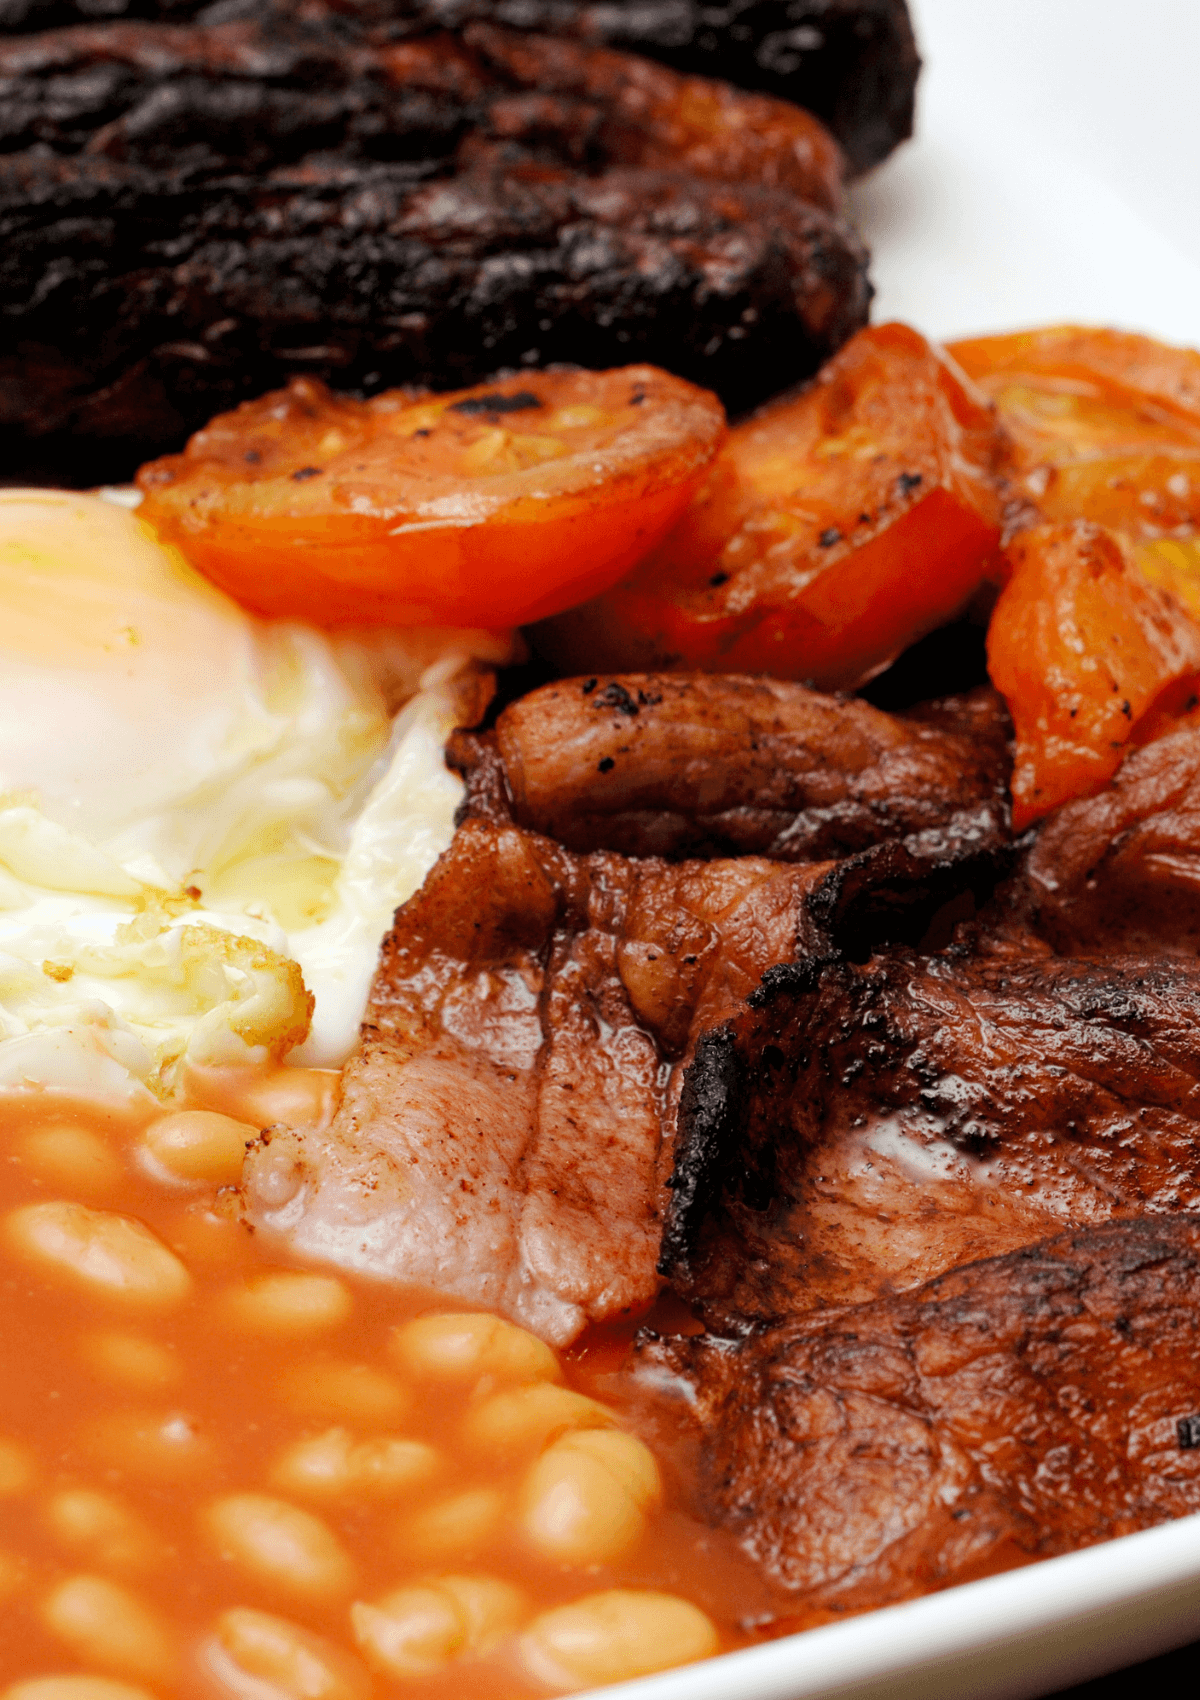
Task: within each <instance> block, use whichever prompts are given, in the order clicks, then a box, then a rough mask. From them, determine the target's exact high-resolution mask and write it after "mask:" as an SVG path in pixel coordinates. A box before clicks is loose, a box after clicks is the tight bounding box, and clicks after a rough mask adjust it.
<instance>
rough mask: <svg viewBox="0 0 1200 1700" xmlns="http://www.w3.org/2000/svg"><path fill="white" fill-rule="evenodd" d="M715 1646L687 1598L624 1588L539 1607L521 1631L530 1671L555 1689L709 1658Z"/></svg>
mask: <svg viewBox="0 0 1200 1700" xmlns="http://www.w3.org/2000/svg"><path fill="white" fill-rule="evenodd" d="M717 1646H718V1641H717V1632H716V1630H715V1629H714V1628H713V1625H712V1624H711V1622H710V1621H709V1619H708V1618H707V1617H705V1615H704V1613H703V1612H702V1611H700V1610H699V1609H698V1608H697V1607H696V1606H694V1605H692V1604H691V1603H690V1602H689V1601H688V1600H681V1599H679V1598H678V1597H677V1596H676V1595H674V1594H657V1593H649V1592H646V1593H642V1592H635V1591H633V1590H631V1589H624V1588H613V1589H610V1590H609V1591H608V1592H606V1593H602V1594H589V1595H587V1596H586V1597H585V1598H584V1599H582V1600H576V1601H575V1602H574V1603H573V1604H571V1605H567V1606H559V1607H558V1609H557V1610H556V1611H548V1612H544V1613H543V1614H542V1616H541V1617H538V1618H535V1619H534V1621H533V1623H531V1624H530V1626H529V1629H528V1630H527V1631H526V1633H525V1634H524V1635H523V1636H522V1637H521V1650H522V1652H523V1654H524V1657H525V1663H526V1666H527V1668H528V1669H529V1671H530V1673H531V1674H532V1675H533V1676H535V1677H537V1679H538V1680H539V1681H540V1682H545V1683H547V1684H549V1685H550V1686H551V1687H553V1688H557V1689H560V1690H561V1689H564V1688H565V1689H580V1688H593V1687H600V1686H601V1685H603V1684H607V1683H610V1682H628V1681H630V1680H631V1679H632V1678H633V1677H637V1676H648V1675H650V1673H651V1672H652V1671H658V1670H668V1669H670V1668H671V1667H672V1666H673V1665H683V1664H689V1663H691V1662H692V1661H693V1660H695V1659H705V1658H708V1657H709V1656H710V1654H712V1653H715V1652H716V1651H717Z"/></svg>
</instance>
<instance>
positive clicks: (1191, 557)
mask: <svg viewBox="0 0 1200 1700" xmlns="http://www.w3.org/2000/svg"><path fill="white" fill-rule="evenodd" d="M951 352H952V353H953V354H954V356H955V358H956V359H957V360H958V361H959V362H960V363H961V365H962V366H963V367H964V368H965V370H966V371H968V372H969V373H970V374H971V376H972V377H973V378H974V379H975V381H976V383H978V384H979V385H980V387H981V388H982V389H983V390H984V391H985V392H986V393H987V394H988V395H989V396H991V397H992V398H993V400H994V401H995V403H996V405H997V407H998V409H999V412H1000V417H1001V419H1002V421H1003V423H1004V425H1005V427H1006V429H1007V431H1008V433H1009V435H1010V437H1011V439H1012V443H1013V471H1014V476H1015V478H1016V481H1017V484H1018V487H1019V488H1020V489H1021V491H1022V492H1023V494H1024V495H1025V496H1026V497H1027V498H1029V500H1030V501H1031V502H1032V503H1033V504H1034V505H1035V506H1036V508H1037V511H1038V513H1039V514H1040V515H1041V516H1042V517H1043V518H1044V519H1047V520H1071V519H1090V520H1095V521H1096V522H1097V524H1100V525H1105V526H1107V527H1108V528H1109V529H1110V530H1112V531H1115V532H1116V533H1117V534H1118V535H1119V536H1120V538H1121V539H1122V541H1123V542H1124V543H1125V545H1126V547H1127V548H1128V549H1130V551H1131V552H1132V555H1133V559H1134V561H1135V562H1136V564H1137V565H1138V566H1139V567H1140V568H1141V569H1142V571H1143V572H1144V573H1145V574H1146V576H1147V577H1148V578H1150V579H1151V580H1152V581H1154V582H1156V583H1160V584H1164V585H1166V586H1168V587H1169V588H1170V589H1171V590H1173V591H1174V592H1175V594H1176V595H1177V596H1178V597H1179V598H1180V599H1181V600H1182V601H1183V602H1184V603H1185V605H1186V606H1188V607H1189V608H1191V610H1192V612H1193V613H1195V614H1197V615H1200V353H1197V352H1196V351H1195V350H1193V349H1190V348H1171V347H1169V346H1168V345H1167V344H1165V343H1160V342H1155V341H1153V340H1152V339H1151V338H1150V337H1145V336H1135V335H1133V334H1131V333H1129V332H1124V331H1109V330H1087V329H1083V328H1081V327H1079V326H1075V325H1059V326H1051V327H1049V328H1048V329H1045V330H1037V331H1024V332H1019V333H1017V334H1014V335H1012V336H994V337H979V338H976V339H974V340H973V341H969V342H958V343H954V344H952V346H951Z"/></svg>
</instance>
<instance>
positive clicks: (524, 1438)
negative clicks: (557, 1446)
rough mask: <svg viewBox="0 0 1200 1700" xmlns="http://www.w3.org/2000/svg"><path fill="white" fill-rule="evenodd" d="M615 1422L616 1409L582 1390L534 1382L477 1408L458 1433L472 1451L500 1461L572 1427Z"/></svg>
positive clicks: (536, 1449)
mask: <svg viewBox="0 0 1200 1700" xmlns="http://www.w3.org/2000/svg"><path fill="white" fill-rule="evenodd" d="M616 1420H617V1419H616V1416H615V1414H614V1413H613V1412H612V1411H610V1410H609V1409H608V1408H607V1407H606V1406H604V1405H601V1404H600V1403H599V1402H598V1401H597V1400H595V1399H589V1398H588V1397H587V1395H586V1394H584V1393H574V1392H572V1390H571V1389H570V1388H569V1387H558V1386H556V1385H555V1384H554V1383H553V1382H551V1381H535V1382H534V1383H533V1385H532V1386H529V1387H517V1388H513V1389H512V1390H511V1391H510V1392H507V1393H495V1394H493V1395H492V1397H491V1398H490V1399H485V1400H483V1401H482V1402H481V1403H480V1404H478V1405H475V1406H473V1407H472V1408H471V1409H470V1410H469V1411H468V1412H467V1415H466V1417H465V1418H464V1419H463V1424H462V1429H461V1431H460V1432H461V1439H462V1443H463V1445H464V1446H465V1447H467V1448H468V1449H469V1450H470V1451H472V1452H483V1453H484V1454H486V1456H487V1457H488V1458H489V1459H494V1460H498V1461H499V1460H508V1459H511V1458H514V1457H517V1456H519V1455H520V1454H521V1453H530V1452H540V1451H541V1450H542V1449H543V1447H546V1446H548V1445H549V1444H550V1442H551V1441H553V1440H557V1439H558V1437H559V1436H560V1435H562V1434H565V1433H567V1431H568V1430H570V1429H582V1428H612V1427H613V1426H614V1425H615V1423H616Z"/></svg>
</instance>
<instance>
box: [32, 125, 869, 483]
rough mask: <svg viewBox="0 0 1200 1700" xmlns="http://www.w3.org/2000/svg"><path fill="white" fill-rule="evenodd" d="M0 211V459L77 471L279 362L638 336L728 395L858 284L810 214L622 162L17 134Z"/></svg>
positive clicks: (196, 419)
mask: <svg viewBox="0 0 1200 1700" xmlns="http://www.w3.org/2000/svg"><path fill="white" fill-rule="evenodd" d="M0 236H2V238H3V243H2V246H0V297H2V298H3V300H4V302H5V304H6V308H7V312H8V324H9V327H10V329H9V337H10V339H11V340H10V342H9V345H8V350H7V352H5V353H3V354H0V380H2V381H0V398H2V410H0V446H4V448H5V453H6V455H7V457H8V465H9V467H10V468H11V469H12V470H14V471H15V470H16V469H17V468H20V467H22V466H25V465H28V464H30V463H31V462H35V461H36V460H37V459H38V457H40V458H41V461H42V463H43V464H44V465H46V466H47V467H49V468H52V469H55V470H57V472H58V473H59V475H60V476H66V477H68V478H70V477H75V478H79V477H80V476H82V478H83V481H84V482H86V483H88V484H94V483H96V482H99V481H101V480H102V479H103V478H105V477H109V476H128V475H129V474H130V473H131V472H132V470H133V468H134V466H135V465H136V463H137V461H138V460H139V459H143V458H145V457H146V456H147V455H149V454H151V453H154V452H158V451H160V450H162V449H166V448H172V447H175V446H177V444H178V443H179V441H180V440H181V439H182V438H183V437H184V436H185V435H186V434H187V433H188V432H189V431H191V430H193V429H195V428H197V427H199V426H200V425H202V424H203V423H204V422H205V421H206V420H207V419H208V418H209V417H211V415H212V414H214V413H215V412H218V411H220V410H223V409H227V408H229V407H231V406H233V405H235V404H236V403H237V402H238V401H240V400H242V399H245V398H246V397H248V396H251V395H257V394H260V393H262V392H264V391H266V390H269V389H272V388H276V387H279V386H281V385H282V384H283V383H285V382H286V381H287V379H288V378H289V377H290V376H291V375H292V374H294V373H296V372H307V373H310V374H312V375H316V376H322V377H325V378H328V379H330V380H331V381H332V382H333V384H334V386H335V387H338V388H343V389H344V388H356V387H357V388H365V389H368V390H374V389H379V388H383V387H387V386H390V385H396V384H400V383H406V382H410V381H418V380H419V381H423V382H432V383H433V384H434V385H435V387H438V386H440V387H443V388H453V387H464V386H466V385H468V384H471V383H474V382H477V381H479V380H481V379H482V378H484V377H486V376H487V375H488V373H489V372H491V371H493V370H495V369H496V368H498V367H501V366H518V367H519V366H521V365H525V364H538V363H541V364H546V363H549V362H552V361H555V360H569V361H572V362H574V363H576V364H584V365H588V366H594V367H599V368H605V367H612V366H621V365H626V364H628V363H629V362H630V361H638V360H643V359H645V360H648V361H649V362H650V363H652V364H656V365H661V366H664V367H666V368H667V369H668V370H670V371H673V372H675V373H677V374H678V375H680V376H687V377H691V378H693V379H695V380H696V381H698V382H699V383H701V384H702V385H704V386H705V387H706V388H714V389H716V390H717V391H718V392H722V393H723V394H724V395H725V398H726V399H727V401H729V402H731V403H733V404H737V403H738V402H744V401H745V400H748V399H749V398H750V394H751V392H758V393H762V392H763V391H765V389H767V388H769V387H773V385H774V384H775V383H776V382H778V381H780V378H781V377H786V376H798V375H800V373H801V372H804V371H807V370H810V369H811V368H812V367H813V366H814V365H816V364H817V363H818V362H819V361H820V360H821V359H823V358H824V357H825V355H826V354H827V353H828V352H830V350H831V349H832V348H833V347H835V346H836V345H837V344H838V343H839V342H841V341H842V340H843V339H844V337H845V336H846V335H847V334H848V333H849V332H850V331H851V330H853V329H854V328H855V327H856V326H857V324H859V323H860V322H861V320H862V317H863V316H864V315H865V312H866V301H867V286H866V282H865V276H864V272H865V255H864V254H863V251H862V249H861V248H860V247H859V245H858V243H857V241H856V240H855V238H853V237H852V236H851V235H850V233H849V231H848V230H847V229H846V228H845V227H844V226H843V225H841V224H840V223H839V222H838V221H837V220H835V219H832V218H831V217H830V216H829V215H828V214H827V213H824V212H821V211H820V210H819V209H817V208H815V207H811V206H808V205H807V204H805V203H804V202H802V201H799V200H797V199H796V198H795V197H794V196H793V195H791V194H789V193H787V192H785V191H783V190H777V189H764V188H754V187H745V188H734V187H732V186H730V185H726V184H720V183H714V182H711V181H705V180H701V179H699V178H694V177H686V176H682V175H674V174H669V173H656V172H645V171H638V170H632V169H625V168H615V169H613V170H612V171H608V172H604V173H601V174H600V175H599V176H596V177H589V176H585V175H582V174H580V173H577V172H573V171H566V170H563V171H554V170H550V169H549V168H539V170H538V171H537V173H535V174H534V175H532V176H530V175H526V176H520V175H517V176H500V177H497V176H495V175H493V174H491V173H490V172H486V171H483V172H479V173H475V174H470V173H467V174H464V175H461V176H458V177H453V178H449V179H445V180H433V181H422V180H421V169H420V168H419V167H417V166H413V165H411V164H406V163H404V162H399V163H397V164H378V163H368V164H355V163H349V164H347V163H339V162H333V163H328V162H326V163H324V164H321V165H320V166H318V165H316V164H313V163H311V162H310V163H309V164H308V165H303V164H298V165H297V166H296V167H295V168H289V169H288V171H285V172H282V173H279V174H276V176H275V177H273V178H272V179H270V180H252V179H250V178H246V177H241V176H239V177H236V178H221V179H218V180H205V181H202V182H192V181H191V180H190V179H189V178H188V177H187V175H186V174H182V175H179V176H168V175H165V174H163V173H158V172H151V171H148V170H146V169H145V168H143V167H140V166H137V165H125V164H118V163H115V162H113V161H111V160H107V159H100V158H93V157H91V156H86V157H84V156H81V157H78V158H70V159H60V158H53V157H47V158H42V157H35V156H33V155H32V154H29V153H25V154H21V155H16V156H13V157H12V158H11V159H9V160H8V161H7V162H6V163H3V162H0ZM735 332H736V333H737V334H736V336H735V335H734V334H733V333H735ZM84 441H88V442H90V444H91V445H93V446H92V447H89V450H88V453H87V455H86V456H83V457H82V460H81V449H80V445H81V443H82V442H84Z"/></svg>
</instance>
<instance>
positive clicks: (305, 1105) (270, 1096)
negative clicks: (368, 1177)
mask: <svg viewBox="0 0 1200 1700" xmlns="http://www.w3.org/2000/svg"><path fill="white" fill-rule="evenodd" d="M253 1078H254V1084H253V1086H252V1087H250V1089H249V1090H248V1091H247V1092H245V1093H244V1094H243V1096H242V1098H241V1099H240V1101H239V1103H238V1104H237V1106H236V1107H237V1109H238V1110H239V1112H240V1113H241V1114H242V1115H243V1116H244V1117H245V1118H246V1120H247V1121H251V1122H253V1123H254V1124H255V1126H256V1127H259V1128H263V1127H274V1126H275V1125H276V1123H278V1122H284V1123H285V1124H286V1125H287V1126H288V1127H306V1128H307V1127H324V1126H325V1124H326V1122H328V1121H329V1119H330V1117H331V1116H332V1115H333V1112H334V1108H335V1107H336V1104H337V1098H338V1093H339V1092H340V1091H341V1085H342V1075H341V1070H340V1069H334V1068H281V1069H277V1070H276V1072H275V1073H274V1074H273V1075H271V1076H270V1077H269V1078H265V1079H264V1078H263V1077H262V1071H261V1070H256V1071H255V1075H254V1077H253Z"/></svg>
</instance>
